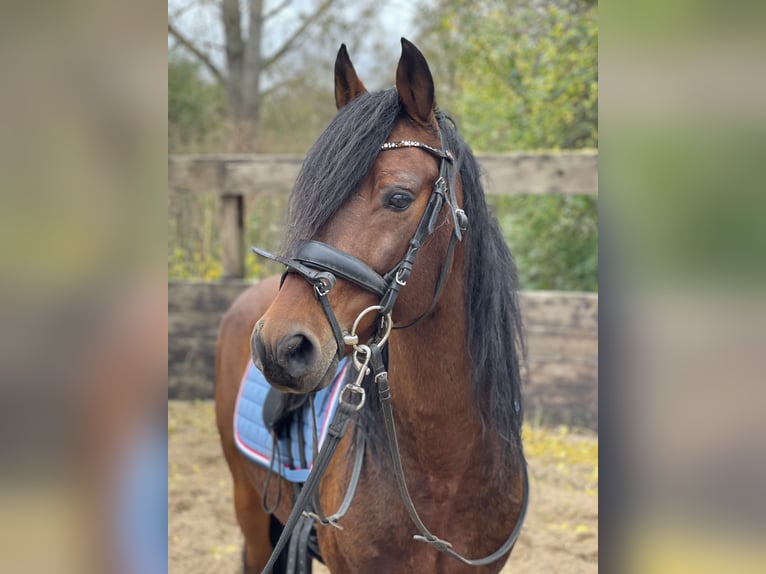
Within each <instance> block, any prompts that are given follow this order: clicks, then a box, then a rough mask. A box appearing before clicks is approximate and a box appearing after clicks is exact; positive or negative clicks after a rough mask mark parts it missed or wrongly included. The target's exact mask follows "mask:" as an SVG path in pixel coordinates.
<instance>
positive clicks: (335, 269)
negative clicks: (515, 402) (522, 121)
mask: <svg viewBox="0 0 766 574" xmlns="http://www.w3.org/2000/svg"><path fill="white" fill-rule="evenodd" d="M439 136H440V139H441V133H440V134H439ZM409 147H416V148H420V149H422V150H424V151H426V152H428V153H430V154H431V155H433V156H435V157H436V158H438V159H439V162H440V163H439V177H438V179H437V180H436V182H435V183H434V186H433V189H432V192H431V195H430V197H429V199H428V204H427V205H426V208H425V210H424V212H423V215H422V216H421V219H420V222H419V223H418V226H417V228H416V230H415V233H414V234H413V236H412V238H411V239H410V241H409V244H408V247H407V251H406V253H405V254H404V256H403V257H402V258H401V259H400V260H399V262H398V263H397V264H396V265H395V266H394V267H393V268H392V269H391V270H390V271H388V272H387V273H386V274H385V275H380V274H379V273H377V272H376V271H375V270H373V269H372V268H371V267H370V266H369V265H367V264H366V263H365V262H364V261H361V260H360V259H358V258H356V257H354V256H353V255H350V254H348V253H344V252H343V251H340V250H338V249H336V248H334V247H332V246H330V245H327V244H326V243H322V242H320V241H313V240H312V241H306V242H304V243H303V244H301V246H300V247H299V248H298V250H297V253H296V254H295V255H294V257H292V258H287V257H282V256H279V255H274V254H272V253H269V252H267V251H264V250H262V249H259V248H257V247H253V248H252V249H253V251H254V252H255V253H256V254H258V255H261V256H263V257H266V258H268V259H272V260H274V261H277V262H279V263H282V264H283V265H285V266H286V267H287V269H286V271H285V273H284V274H283V276H282V281H283V282H284V279H285V277H286V274H287V273H296V274H298V275H300V276H301V277H303V278H304V279H305V280H306V281H308V282H309V283H311V285H312V286H313V287H314V293H315V295H316V297H317V299H318V301H319V303H320V305H321V306H322V309H323V311H324V313H325V315H326V317H327V320H328V323H329V324H330V327H331V329H332V332H333V336H334V337H335V341H336V344H337V356H338V358H339V359H340V358H341V357H342V356H343V355H344V354H345V353H344V351H345V347H346V345H350V346H353V348H354V352H353V360H354V365H355V367H356V370H357V373H358V374H357V377H356V381H355V382H353V383H347V384H346V386H345V387H344V388H343V390H342V391H341V394H340V396H339V398H338V402H339V405H338V410H337V412H336V414H335V417H334V418H333V421H332V424H331V425H330V428H329V431H328V435H327V439H326V440H325V442H324V443H323V444H322V448H321V449H320V451H319V454H318V455H316V453H315V461H314V465H313V467H312V469H311V472H310V473H309V477H308V479H307V480H306V483H305V484H304V486H303V489H302V490H301V492H300V494H299V495H298V497H297V499H296V500H295V503H294V504H293V509H292V512H291V513H290V517H289V518H288V520H287V523H286V524H285V527H284V529H283V531H282V534H281V536H280V538H279V541H278V542H277V544H276V546H275V547H274V550H273V552H272V554H271V557H270V558H269V562H268V563H267V565H266V567H265V568H264V570H263V573H266V572H269V571H270V570H271V568H272V567H273V566H274V564H275V562H276V560H277V559H278V557H279V555H280V553H281V552H282V550H283V549H284V547H285V545H286V544H287V541H288V539H290V537H291V535H292V534H293V531H294V530H297V536H293V538H292V541H291V544H290V552H289V554H288V572H291V571H292V568H294V567H295V562H296V558H295V557H296V556H297V554H298V550H297V549H296V548H297V545H298V544H300V541H305V540H307V539H308V533H309V532H310V528H311V525H312V524H313V522H314V521H315V520H316V521H318V522H319V523H320V524H330V525H332V526H335V527H336V528H342V527H341V526H340V525H338V524H337V521H338V520H339V519H340V518H341V517H342V516H343V515H344V514H345V512H346V511H347V510H348V508H349V506H350V505H351V500H352V498H353V496H354V492H355V490H356V487H357V485H358V480H359V474H360V471H361V461H362V459H361V456H359V455H357V458H356V460H355V463H354V470H353V472H352V479H351V483H350V485H349V487H348V490H347V492H346V495H345V496H344V499H343V503H342V505H341V508H340V509H339V511H338V512H336V513H335V514H334V515H332V516H331V517H326V516H325V515H324V514H323V513H322V511H321V507H320V506H319V495H318V488H319V483H320V481H321V478H322V476H323V475H324V472H325V470H326V469H327V466H328V464H329V461H330V459H331V458H332V455H333V454H334V453H335V450H336V448H337V446H338V444H339V443H340V440H341V439H342V438H343V436H344V434H345V432H346V430H347V429H348V425H349V423H350V422H351V420H352V419H353V418H354V416H355V415H356V413H357V412H358V411H359V410H360V409H361V408H362V407H363V406H364V404H365V400H366V396H365V390H364V389H363V388H362V386H361V383H362V380H363V379H364V377H365V376H367V375H369V374H370V373H372V375H373V379H374V382H375V384H376V385H377V387H378V398H379V400H380V404H381V410H382V413H383V420H384V427H385V432H386V438H387V442H388V447H389V452H390V454H391V460H392V463H393V466H394V475H395V477H396V481H397V485H398V486H399V492H400V495H401V498H402V502H403V503H404V506H405V508H406V509H407V512H408V514H409V516H410V518H411V520H412V522H413V523H414V525H415V526H416V528H417V529H418V531H419V532H420V534H418V535H415V536H414V539H415V540H419V541H422V542H426V543H428V544H430V545H431V546H433V547H434V548H436V549H437V550H439V551H440V552H444V553H445V554H447V555H449V556H451V557H452V558H455V559H457V560H459V561H460V562H462V563H463V564H467V565H469V566H484V565H486V564H491V563H492V562H495V561H496V560H498V559H499V558H501V557H502V556H504V555H505V554H507V553H508V552H509V551H510V550H511V548H512V547H513V545H514V544H515V543H516V539H517V538H518V536H519V533H520V531H521V526H522V524H523V522H524V518H525V516H526V511H527V501H528V491H529V484H528V477H527V469H526V466H524V477H523V499H522V507H521V511H520V514H519V518H518V520H517V522H516V525H515V526H514V528H513V531H512V532H511V534H510V536H509V537H508V539H507V540H506V541H505V542H504V543H503V545H502V546H501V547H500V548H498V549H497V550H496V551H495V552H493V553H491V554H490V555H488V556H485V557H484V558H480V559H475V560H471V559H468V558H465V557H463V556H461V555H460V554H459V553H457V552H456V551H455V550H453V548H452V544H450V543H449V542H447V541H445V540H442V539H440V538H438V537H437V536H435V535H434V534H432V533H431V532H430V531H429V530H428V528H427V527H426V526H425V524H424V523H423V521H422V520H421V519H420V516H419V514H418V512H417V510H416V509H415V506H414V504H413V502H412V497H411V496H410V493H409V490H408V488H407V483H406V479H405V477H404V469H403V467H402V461H401V456H400V453H399V446H398V440H397V437H396V427H395V424H394V416H393V411H392V408H391V391H390V387H389V384H388V372H387V368H386V365H385V361H384V359H383V352H382V351H383V347H384V346H385V344H386V342H387V340H388V337H389V335H390V333H391V330H392V328H397V329H404V328H408V327H411V326H413V325H415V324H417V323H418V322H420V321H421V320H422V319H423V318H425V317H426V316H428V315H429V314H430V313H431V312H432V311H433V309H434V307H435V306H436V304H437V302H438V300H439V297H440V296H441V293H442V290H443V288H444V285H445V284H446V279H447V276H448V275H449V270H450V268H451V264H452V258H453V255H454V251H455V246H456V244H457V242H459V241H461V240H462V238H463V234H464V233H465V231H466V230H467V229H468V218H467V217H466V214H465V212H464V211H463V210H462V209H460V208H459V207H458V205H457V198H456V195H455V185H454V177H455V172H456V170H455V169H454V161H455V160H454V157H453V155H452V154H451V153H450V152H449V151H447V150H443V149H437V148H434V147H431V146H429V145H426V144H424V143H421V142H417V141H410V140H403V141H395V142H387V143H384V144H383V145H382V146H381V148H380V149H381V151H383V150H390V149H401V148H409ZM445 206H447V207H448V208H449V210H450V214H451V217H452V221H453V229H452V234H451V236H450V241H449V245H448V247H447V252H446V254H445V258H444V261H443V262H442V267H441V271H440V274H439V278H438V279H437V282H436V286H435V288H434V296H433V298H432V300H431V304H430V305H429V306H428V308H427V309H426V310H425V311H424V312H423V313H422V314H421V315H420V316H418V317H417V318H416V319H414V320H413V321H411V322H410V323H408V324H406V325H401V326H396V327H395V326H394V325H393V320H392V318H391V313H392V310H393V307H394V305H395V303H396V300H397V298H398V296H399V292H400V290H401V288H402V287H404V286H405V285H406V284H407V281H408V280H409V277H410V274H411V272H412V268H413V266H414V263H415V258H416V257H417V254H418V252H419V250H420V248H421V247H422V246H423V244H424V242H425V241H426V239H427V238H428V237H429V236H430V235H431V234H432V233H433V232H434V231H435V230H436V225H437V223H438V219H439V214H440V213H441V210H442V209H443V208H444V207H445ZM336 277H340V278H342V279H344V280H346V281H349V282H351V283H354V284H355V285H357V286H359V287H361V288H363V289H365V290H367V291H370V292H372V293H374V294H376V295H378V296H379V297H380V303H379V304H378V305H374V306H372V307H368V308H367V309H365V310H364V311H362V312H361V313H360V315H359V316H358V317H357V319H356V321H355V322H354V325H353V327H352V329H351V333H350V334H344V333H343V331H342V329H341V327H340V324H339V323H338V320H337V318H336V316H335V313H334V312H333V310H332V307H331V305H330V303H329V299H328V297H327V294H328V293H329V292H330V290H331V289H332V288H333V287H334V286H335V284H336V281H337V279H336ZM374 311H377V313H378V315H379V316H380V317H381V323H380V324H379V326H378V330H377V332H376V333H375V334H374V335H373V337H372V339H371V340H370V341H369V342H368V343H367V344H360V343H359V337H358V335H357V334H356V330H357V328H358V326H359V324H360V322H361V319H362V318H363V317H364V316H365V315H366V314H368V313H370V312H374ZM357 448H358V449H360V450H362V451H363V450H364V448H365V447H364V443H363V442H362V443H361V444H360V445H358V447H357ZM312 501H313V507H314V510H311V509H310V506H311V504H312ZM297 560H298V561H299V562H300V560H301V559H300V558H298V559H297ZM298 566H299V567H300V568H301V569H304V568H305V557H304V558H303V562H301V563H300V564H299V565H298Z"/></svg>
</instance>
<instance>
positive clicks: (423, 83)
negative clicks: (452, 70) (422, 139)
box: [396, 38, 434, 126]
mask: <svg viewBox="0 0 766 574" xmlns="http://www.w3.org/2000/svg"><path fill="white" fill-rule="evenodd" d="M396 91H397V92H398V93H399V99H401V101H402V104H403V105H404V109H405V110H406V112H407V115H409V116H410V117H411V118H412V119H413V120H415V121H416V122H417V123H419V124H422V125H426V126H428V125H431V123H432V120H433V111H434V80H433V78H432V77H431V70H429V69H428V63H427V62H426V59H425V57H424V56H423V54H421V53H420V50H418V49H417V48H416V47H415V45H414V44H413V43H412V42H410V41H409V40H406V39H405V38H402V56H401V58H399V66H398V67H397V68H396Z"/></svg>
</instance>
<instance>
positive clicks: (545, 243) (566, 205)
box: [487, 195, 598, 291]
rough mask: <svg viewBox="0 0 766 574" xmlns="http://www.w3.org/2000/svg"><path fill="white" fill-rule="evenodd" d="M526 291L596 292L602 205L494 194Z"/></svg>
mask: <svg viewBox="0 0 766 574" xmlns="http://www.w3.org/2000/svg"><path fill="white" fill-rule="evenodd" d="M487 201H488V203H489V204H490V206H491V208H492V209H493V211H494V212H495V214H496V215H497V217H498V220H499V222H500V226H501V227H502V229H503V234H504V235H505V239H506V241H507V242H508V245H509V246H510V247H511V250H512V252H513V255H514V258H515V259H516V265H517V266H518V270H519V282H520V283H521V286H522V288H524V289H548V290H563V291H597V290H598V218H597V213H598V205H597V200H596V198H595V197H592V196H579V195H575V196H572V195H567V196H562V195H492V196H488V197H487Z"/></svg>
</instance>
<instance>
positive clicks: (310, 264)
mask: <svg viewBox="0 0 766 574" xmlns="http://www.w3.org/2000/svg"><path fill="white" fill-rule="evenodd" d="M439 135H440V136H441V133H440V134H439ZM411 147H414V148H420V149H422V150H424V151H426V152H428V153H429V154H431V155H433V156H434V157H436V158H438V159H439V177H438V179H437V180H436V182H435V183H434V186H433V189H432V191H431V195H430V197H429V199H428V204H427V205H426V208H425V210H424V211H423V215H422V216H421V218H420V222H419V223H418V226H417V228H416V229H415V233H414V235H413V236H412V238H411V239H410V241H409V244H408V246H407V251H406V253H405V254H404V256H403V257H402V258H401V259H400V260H399V262H398V263H397V264H396V265H394V267H393V268H392V269H391V270H390V271H389V272H387V273H385V274H384V275H380V274H379V273H378V272H377V271H375V270H374V269H372V268H371V267H370V266H369V265H367V263H365V262H364V261H362V260H361V259H358V258H356V257H354V256H353V255H349V254H348V253H345V252H343V251H340V250H339V249H336V248H335V247H333V246H331V245H328V244H326V243H322V242H321V241H314V240H310V241H305V242H303V243H302V244H301V245H300V246H299V247H298V250H297V252H296V253H295V255H294V256H293V257H290V258H288V257H282V256H280V255H274V254H273V253H269V252H268V251H265V250H263V249H260V248H258V247H253V248H252V249H253V251H254V252H255V253H257V254H258V255H260V256H262V257H266V258H268V259H272V260H274V261H277V262H279V263H282V264H283V265H285V266H286V267H287V270H286V271H285V273H297V274H298V275H300V276H301V277H303V278H304V279H305V280H306V281H308V282H309V283H311V284H312V285H313V287H314V293H315V294H316V297H317V299H318V301H319V303H320V305H321V306H322V310H323V311H324V313H325V316H326V317H327V321H328V322H329V324H330V328H331V329H332V332H333V336H334V337H335V341H336V344H337V349H338V350H337V356H338V359H340V358H342V357H343V355H345V347H346V345H347V344H348V345H353V344H355V343H356V342H358V341H356V340H355V339H354V338H353V337H350V338H349V337H348V335H346V336H345V338H344V334H343V330H342V329H341V327H340V324H339V323H338V319H337V318H336V317H335V313H334V312H333V310H332V307H331V306H330V302H329V300H328V298H327V294H328V293H329V292H330V290H331V289H332V288H333V287H334V286H335V284H336V282H337V278H338V277H340V278H341V279H344V280H346V281H349V282H351V283H353V284H354V285H357V286H359V287H361V288H362V289H365V290H366V291H370V292H371V293H374V294H375V295H377V296H378V297H380V303H379V304H378V305H377V307H378V308H379V309H378V312H379V314H380V315H381V316H386V315H388V314H389V313H391V311H392V310H393V308H394V305H395V304H396V300H397V298H398V297H399V291H400V290H401V288H402V287H404V286H405V285H406V284H407V281H408V280H409V278H410V274H411V272H412V267H413V265H414V264H415V258H416V257H417V254H418V251H420V248H421V247H422V246H423V244H424V243H425V241H426V239H427V238H428V237H429V236H430V235H431V234H432V233H433V232H434V231H435V230H436V226H437V223H438V220H439V215H440V213H441V210H442V209H443V208H444V206H445V205H446V206H447V207H448V208H449V210H450V214H451V216H452V222H453V229H452V235H451V236H450V242H449V245H448V247H447V253H446V255H445V258H444V262H443V263H442V269H441V272H440V275H439V279H438V280H437V282H436V287H435V289H434V296H433V298H432V300H431V304H430V305H429V307H428V308H427V309H426V310H425V311H424V312H423V313H422V314H421V315H420V316H419V317H418V318H417V319H415V320H414V321H411V322H410V323H408V324H406V325H400V326H397V327H395V328H406V327H411V326H413V325H415V324H416V323H417V322H419V321H420V320H422V319H423V318H424V317H426V316H427V315H428V314H429V313H430V312H431V311H432V310H433V308H434V307H435V306H436V303H437V302H438V300H439V296H440V295H441V292H442V289H443V288H444V284H445V283H446V279H447V276H448V274H449V269H450V267H451V264H452V257H453V255H454V253H455V245H456V244H457V242H458V241H461V240H462V238H463V233H464V232H465V231H466V230H467V229H468V218H467V217H466V214H465V211H463V210H462V209H461V208H460V207H458V204H457V197H456V195H455V180H454V178H455V173H456V170H455V169H454V163H455V158H454V156H453V155H452V153H450V152H449V151H447V150H444V149H437V148H434V147H431V146H429V145H427V144H424V143H421V142H418V141H411V140H401V141H394V142H386V143H384V144H383V145H382V146H381V147H380V149H381V151H383V150H390V149H402V148H411ZM284 278H285V276H284V275H283V276H282V281H284Z"/></svg>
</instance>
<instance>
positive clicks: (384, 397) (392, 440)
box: [370, 345, 529, 566]
mask: <svg viewBox="0 0 766 574" xmlns="http://www.w3.org/2000/svg"><path fill="white" fill-rule="evenodd" d="M370 351H371V359H370V365H371V367H372V369H373V373H374V377H375V383H376V384H377V385H378V397H379V399H380V405H381V411H382V413H383V425H384V428H385V431H386V438H387V439H388V447H389V452H390V454H391V462H392V463H393V465H394V476H395V477H396V482H397V485H398V486H399V494H400V496H401V498H402V502H403V503H404V507H405V508H406V509H407V513H408V514H409V515H410V519H411V520H412V522H413V524H415V527H416V528H417V529H418V531H419V532H420V535H415V536H414V537H413V538H414V539H415V540H419V541H421V542H426V543H428V544H430V545H431V546H433V547H434V548H436V549H437V550H439V551H440V552H444V553H445V554H448V555H449V556H451V557H452V558H455V559H456V560H459V561H460V562H462V563H463V564H466V565H468V566H486V565H487V564H492V563H493V562H495V561H497V560H499V559H500V558H502V557H503V556H505V555H506V554H507V553H508V552H510V551H511V549H512V548H513V545H514V544H515V543H516V540H517V539H518V537H519V534H520V533H521V527H522V525H523V524H524V519H525V518H526V514H527V504H528V501H529V478H528V476H527V467H526V465H524V475H523V494H522V503H521V511H520V513H519V518H518V520H517V521H516V525H515V526H514V527H513V530H512V531H511V534H510V536H509V537H508V538H507V539H506V541H505V542H504V543H503V545H502V546H500V548H498V549H497V550H495V551H494V552H493V553H491V554H489V555H488V556H485V557H483V558H477V559H469V558H465V557H464V556H462V555H460V554H458V553H457V552H455V551H454V550H453V549H452V544H450V543H449V542H447V541H446V540H442V539H441V538H439V537H438V536H435V535H434V534H433V533H431V531H430V530H429V529H428V527H427V526H426V525H425V524H424V523H423V521H422V519H421V518H420V515H419V514H418V511H417V510H416V509H415V505H414V503H413V502H412V497H411V496H410V492H409V489H408V488H407V481H406V479H405V477H404V469H403V467H402V459H401V455H400V454H399V443H398V440H397V438H396V426H395V424H394V414H393V411H392V410H391V389H390V387H389V384H388V373H387V372H386V370H385V365H384V363H383V358H382V353H381V352H380V350H379V349H378V348H377V345H370Z"/></svg>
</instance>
